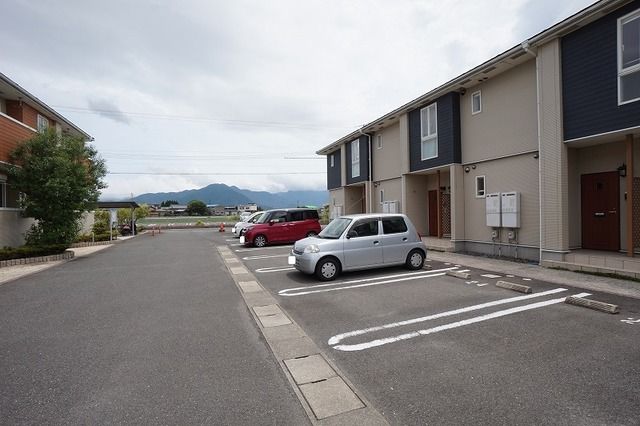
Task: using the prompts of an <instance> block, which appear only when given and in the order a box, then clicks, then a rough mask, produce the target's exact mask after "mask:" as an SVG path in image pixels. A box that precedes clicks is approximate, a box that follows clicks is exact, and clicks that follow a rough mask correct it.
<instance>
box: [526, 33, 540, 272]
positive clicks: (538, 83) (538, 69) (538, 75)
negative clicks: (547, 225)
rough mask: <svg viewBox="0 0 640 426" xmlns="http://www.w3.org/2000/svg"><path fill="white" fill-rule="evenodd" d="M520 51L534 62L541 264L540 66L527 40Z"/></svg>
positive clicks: (536, 55) (536, 54)
mask: <svg viewBox="0 0 640 426" xmlns="http://www.w3.org/2000/svg"><path fill="white" fill-rule="evenodd" d="M521 46H522V49H523V50H524V51H525V52H527V53H528V54H529V55H531V56H533V57H534V58H535V60H536V118H537V120H538V126H537V131H538V208H539V212H538V214H539V216H538V217H539V223H538V228H539V243H538V245H539V246H540V247H539V254H538V256H539V258H540V260H539V262H540V264H542V220H543V217H542V158H540V155H541V152H540V148H541V147H542V129H541V128H540V126H541V122H540V64H539V63H538V52H534V51H533V50H531V45H530V44H529V40H525V41H523V42H522V44H521Z"/></svg>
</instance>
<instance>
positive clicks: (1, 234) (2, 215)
mask: <svg viewBox="0 0 640 426" xmlns="http://www.w3.org/2000/svg"><path fill="white" fill-rule="evenodd" d="M20 212H21V211H20V210H18V209H1V208H0V247H5V246H9V247H17V246H21V245H23V244H24V234H25V233H26V232H27V231H28V230H29V228H30V227H31V225H32V224H33V222H34V220H33V219H31V218H23V217H21V215H20Z"/></svg>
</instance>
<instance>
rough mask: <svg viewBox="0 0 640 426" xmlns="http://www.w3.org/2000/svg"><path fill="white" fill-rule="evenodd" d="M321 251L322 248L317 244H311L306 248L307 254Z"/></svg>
mask: <svg viewBox="0 0 640 426" xmlns="http://www.w3.org/2000/svg"><path fill="white" fill-rule="evenodd" d="M319 251H320V247H318V245H317V244H309V245H308V246H306V247H305V248H304V252H305V253H318V252H319Z"/></svg>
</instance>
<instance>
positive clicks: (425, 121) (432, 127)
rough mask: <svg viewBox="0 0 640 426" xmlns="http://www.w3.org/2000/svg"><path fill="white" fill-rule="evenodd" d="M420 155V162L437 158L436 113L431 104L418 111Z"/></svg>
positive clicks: (435, 105)
mask: <svg viewBox="0 0 640 426" xmlns="http://www.w3.org/2000/svg"><path fill="white" fill-rule="evenodd" d="M420 137H421V144H420V153H421V155H420V156H421V159H422V160H428V159H430V158H436V157H437V156H438V111H437V104H436V103H433V104H431V105H429V106H426V107H424V108H422V109H421V110H420Z"/></svg>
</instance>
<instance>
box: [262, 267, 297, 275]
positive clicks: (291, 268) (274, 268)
mask: <svg viewBox="0 0 640 426" xmlns="http://www.w3.org/2000/svg"><path fill="white" fill-rule="evenodd" d="M294 269H296V268H294V267H292V266H271V267H268V268H258V269H256V272H257V273H259V274H264V273H267V272H282V271H293V270H294Z"/></svg>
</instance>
